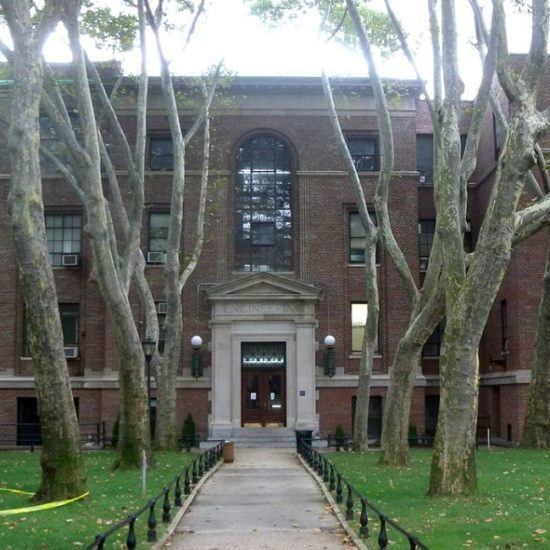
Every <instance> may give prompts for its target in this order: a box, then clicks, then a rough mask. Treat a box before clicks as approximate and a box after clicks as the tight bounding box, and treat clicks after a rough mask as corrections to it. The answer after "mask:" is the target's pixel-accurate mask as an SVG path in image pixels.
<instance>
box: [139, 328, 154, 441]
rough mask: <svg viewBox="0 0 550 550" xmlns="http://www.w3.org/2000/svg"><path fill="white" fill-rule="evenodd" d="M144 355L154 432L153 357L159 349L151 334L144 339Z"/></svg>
mask: <svg viewBox="0 0 550 550" xmlns="http://www.w3.org/2000/svg"><path fill="white" fill-rule="evenodd" d="M142 346H143V355H144V356H145V364H146V367H147V404H148V406H149V430H150V432H151V433H153V421H152V418H151V359H153V356H154V355H155V352H156V351H157V342H156V340H154V339H153V338H151V337H150V336H147V338H145V340H144V341H143V344H142Z"/></svg>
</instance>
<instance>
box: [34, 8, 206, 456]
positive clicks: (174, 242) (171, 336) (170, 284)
mask: <svg viewBox="0 0 550 550" xmlns="http://www.w3.org/2000/svg"><path fill="white" fill-rule="evenodd" d="M162 6H164V4H162ZM146 7H147V9H148V10H149V15H150V16H151V21H153V22H154V25H155V26H154V30H155V33H156V35H157V38H158V24H159V23H160V20H161V19H162V17H163V16H164V12H163V8H162V7H161V9H159V10H155V14H156V15H153V14H152V12H151V11H150V7H149V5H148V4H147V5H145V4H144V2H142V1H140V2H138V4H137V21H138V25H137V27H138V29H139V35H140V49H141V60H142V67H141V74H140V77H139V85H138V94H137V101H136V119H137V132H136V141H135V146H134V148H132V147H131V146H130V144H129V142H128V138H127V136H126V135H125V133H124V130H123V128H122V126H121V124H120V122H119V120H118V118H117V114H116V110H115V105H114V103H116V101H117V100H118V97H117V94H118V93H119V87H120V84H121V79H119V81H118V82H117V83H116V84H115V86H114V87H113V91H112V92H111V96H110V97H109V95H108V94H107V92H106V90H105V87H104V85H103V82H102V79H101V76H100V74H99V72H98V70H97V68H96V66H95V65H94V64H93V63H91V62H90V61H89V60H86V69H87V71H88V74H89V76H90V80H91V82H92V84H93V88H94V92H95V96H96V97H97V103H98V105H97V107H96V108H95V110H96V113H97V115H98V116H97V118H98V129H99V133H98V147H99V153H100V158H101V162H102V166H103V169H104V171H105V175H106V177H107V182H108V189H109V193H108V196H106V197H105V198H106V199H107V201H108V202H107V203H106V205H105V211H106V216H107V221H108V224H109V228H108V229H109V239H110V243H111V248H110V253H111V256H112V257H113V260H114V265H115V268H116V269H117V275H118V279H119V281H118V282H119V283H120V284H121V290H122V291H123V292H124V295H125V297H126V300H127V299H128V293H129V291H130V286H131V282H132V279H134V280H135V281H136V283H137V288H138V292H139V296H140V300H141V303H142V306H143V308H144V311H145V317H146V331H145V332H146V337H149V338H152V339H153V340H154V341H155V342H157V343H158V336H159V325H158V319H157V312H156V306H155V301H154V298H153V294H152V292H151V289H150V287H149V284H148V282H147V280H146V277H145V265H146V262H145V259H144V256H143V253H142V251H141V248H140V233H141V226H142V218H143V206H144V183H145V182H144V174H145V153H144V151H145V135H146V104H147V83H148V78H147V66H146V57H147V47H146V33H145V26H146V13H145V11H146V10H145V8H146ZM184 8H185V10H186V11H189V10H192V8H193V5H192V3H186V5H185V6H184ZM203 8H204V3H200V4H199V5H198V7H197V9H196V10H195V12H194V14H193V18H192V21H191V23H190V26H189V34H188V36H187V40H186V42H188V41H189V39H190V36H191V34H192V33H193V29H194V28H195V24H196V20H197V18H198V17H199V16H200V14H201V13H202V11H203ZM127 17H129V16H128V15H126V14H124V13H121V14H113V13H111V12H109V13H108V14H106V13H105V12H104V11H103V10H99V13H98V12H97V11H95V12H94V11H88V12H86V14H85V17H84V20H85V21H86V22H87V24H86V29H88V32H90V33H91V34H93V35H94V36H95V37H96V38H99V37H101V38H104V37H105V36H111V34H112V32H113V29H117V28H119V26H120V25H118V24H117V21H119V20H120V18H127ZM125 41H126V44H127V45H128V44H129V45H131V41H129V39H128V37H125ZM164 61H165V63H166V66H167V62H166V60H164ZM167 75H168V76H167V78H168V83H167V84H166V83H165V84H166V85H167V86H169V87H171V88H172V96H173V101H174V102H173V104H172V105H171V108H172V117H169V119H170V120H172V121H173V120H174V119H178V118H179V115H178V103H177V101H176V94H175V91H174V90H173V87H172V83H171V77H170V76H169V73H167ZM216 81H217V76H215V77H214V78H213V80H212V81H211V82H210V83H209V82H208V81H207V80H204V81H203V83H202V85H199V86H198V88H199V89H200V90H202V93H203V97H202V99H201V100H200V102H201V106H200V109H199V114H198V116H197V119H196V120H195V123H194V124H193V126H192V128H191V129H190V130H189V132H188V133H187V134H186V135H185V137H184V138H183V137H182V139H185V144H187V143H188V142H189V141H190V140H191V138H192V137H193V136H194V135H195V134H196V132H197V131H198V129H199V128H200V127H201V125H202V124H203V123H204V133H203V169H202V175H201V183H200V186H201V191H200V199H199V204H198V208H197V230H196V238H195V245H194V248H193V252H192V254H191V256H190V258H189V259H188V261H187V262H186V264H185V266H184V268H183V269H182V272H181V274H180V273H179V268H174V262H178V263H179V258H180V255H181V251H180V242H181V233H182V213H183V190H184V182H185V171H184V169H183V168H182V167H183V166H184V164H183V163H184V157H183V155H182V154H181V150H180V149H179V144H178V140H173V143H174V163H175V167H174V175H175V180H176V185H174V186H173V200H172V209H171V214H170V228H171V231H170V233H169V236H168V252H167V257H168V261H167V262H166V265H165V271H166V282H167V290H166V291H165V300H166V302H167V305H168V308H167V309H168V314H167V317H166V321H165V326H166V339H165V352H164V354H163V355H162V356H161V355H160V354H159V353H158V350H157V353H156V354H155V356H154V358H153V368H154V371H155V379H156V382H157V397H158V399H157V404H158V406H157V415H156V416H157V429H156V430H155V434H156V443H157V447H158V448H160V449H174V448H175V446H176V441H177V435H176V433H177V432H176V415H175V409H176V375H177V372H178V371H179V366H180V356H181V326H182V305H181V289H182V288H183V286H184V284H185V282H186V280H187V279H188V277H189V276H190V275H191V273H192V272H193V269H194V268H195V266H196V265H197V262H198V258H199V256H200V253H201V251H202V246H203V242H204V227H205V212H206V204H207V190H208V166H209V149H210V129H209V128H210V123H209V107H210V103H211V101H212V98H213V96H214V92H215V89H216ZM80 93H83V91H82V90H81V92H80ZM76 95H77V96H78V90H77V92H76ZM59 96H60V94H59V93H58V97H59ZM52 103H53V102H49V104H48V105H49V108H50V110H51V113H52V117H53V119H54V120H55V121H57V124H60V117H59V116H58V113H57V114H56V112H55V109H54V108H53V107H52ZM61 103H62V102H61ZM202 103H203V104H202ZM104 122H106V123H107V124H104ZM59 132H60V134H62V135H65V136H67V135H69V137H70V132H71V129H70V128H68V127H67V125H65V128H63V127H62V126H61V127H59ZM110 140H114V145H115V146H116V147H117V148H118V150H119V151H120V152H121V153H122V154H121V157H122V159H123V163H124V165H125V168H126V170H127V172H128V184H129V188H130V192H131V197H132V198H131V203H130V204H129V205H126V204H125V203H124V201H123V199H122V193H121V187H122V186H123V185H124V184H122V183H121V182H120V181H119V178H118V175H117V172H116V169H115V166H114V163H113V159H112V158H111V157H112V153H111V148H112V147H111V146H112V145H113V144H112V143H110ZM65 143H66V145H67V147H69V148H70V147H72V146H74V140H73V143H72V144H71V143H70V139H69V140H67V137H66V138H65ZM183 151H185V146H184V147H183ZM45 153H46V154H47V152H46V151H45ZM49 158H52V156H51V155H49ZM52 160H53V161H54V162H55V164H56V166H58V168H59V170H60V171H61V172H62V173H63V174H64V175H65V177H66V179H67V180H68V181H69V183H70V184H71V185H72V186H73V188H75V189H76V190H77V192H78V193H79V195H80V197H81V200H82V202H83V204H85V205H86V202H87V201H89V198H88V197H87V196H86V194H85V193H84V192H83V189H82V185H81V183H80V182H79V181H78V179H77V178H75V177H74V176H73V174H74V173H79V172H80V169H79V167H78V166H75V165H74V163H72V165H71V166H64V165H63V163H62V162H59V159H55V158H52ZM111 214H112V216H113V219H112V220H111ZM113 222H114V223H116V224H117V225H118V226H119V227H120V228H121V231H120V234H117V231H115V230H114V227H113ZM92 238H94V236H93V235H92ZM99 276H100V274H99V273H98V272H97V270H96V277H99ZM127 323H128V327H127V328H128V329H129V326H130V325H132V326H133V327H134V328H133V331H134V332H137V327H136V326H135V322H134V319H133V317H130V318H128V320H127ZM123 383H125V382H124V379H123V378H122V377H121V388H122V384H123ZM134 391H135V389H134V390H131V391H130V393H134ZM122 393H123V392H122ZM123 404H124V402H123ZM128 404H129V405H131V402H130V403H128ZM127 414H128V417H130V418H131V417H132V416H133V412H132V411H131V409H128V413H127ZM121 418H122V416H121ZM128 425H129V426H131V424H128ZM124 430H125V425H124V423H123V422H121V437H120V438H119V439H120V442H121V443H119V454H120V457H119V460H122V458H123V456H124V455H123V451H122V449H123V448H124V447H125V445H126V443H125V439H124ZM134 451H136V452H133V451H132V452H133V456H134V459H135V460H134V462H133V464H134V465H137V463H138V462H137V460H138V457H137V450H136V449H134Z"/></svg>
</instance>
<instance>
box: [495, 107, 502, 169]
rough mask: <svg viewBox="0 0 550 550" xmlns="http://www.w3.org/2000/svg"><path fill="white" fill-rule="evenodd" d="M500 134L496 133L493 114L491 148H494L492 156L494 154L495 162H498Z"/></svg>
mask: <svg viewBox="0 0 550 550" xmlns="http://www.w3.org/2000/svg"><path fill="white" fill-rule="evenodd" d="M499 134H500V132H499V131H498V125H497V117H496V116H495V114H494V113H493V148H494V154H495V160H498V156H499V155H500V142H501V137H500V135H499Z"/></svg>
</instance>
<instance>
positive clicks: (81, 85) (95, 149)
mask: <svg viewBox="0 0 550 550" xmlns="http://www.w3.org/2000/svg"><path fill="white" fill-rule="evenodd" d="M78 18H79V5H78V3H75V4H74V5H70V6H69V7H67V9H66V10H65V26H66V27H67V31H68V36H69V43H70V47H71V51H72V54H73V78H74V89H75V97H76V103H77V107H78V112H79V117H80V121H81V126H82V142H83V149H81V148H80V146H79V145H78V143H76V144H73V145H72V146H71V151H72V152H73V155H74V156H75V160H74V162H75V164H76V165H77V166H76V167H77V168H78V173H79V183H80V185H81V188H82V194H83V199H84V207H85V209H86V217H87V224H86V231H87V233H88V234H89V236H90V245H91V249H92V255H93V265H94V268H95V272H96V275H97V281H98V284H99V290H100V292H101V295H102V297H103V299H104V300H105V305H106V307H107V310H108V311H109V313H110V314H111V316H112V319H113V325H114V339H115V344H116V350H117V356H118V361H119V386H120V390H119V391H120V436H119V443H118V458H117V461H116V462H115V467H119V468H138V467H139V466H140V465H141V460H142V452H143V451H144V450H145V451H146V452H149V451H150V445H149V444H150V432H149V423H148V414H147V408H148V407H147V392H146V387H145V375H144V374H145V373H144V370H145V361H144V356H143V350H142V345H141V340H140V337H139V334H138V331H137V327H136V323H135V321H134V316H133V313H132V309H131V307H130V303H129V300H128V296H127V293H126V288H125V285H124V280H123V277H122V276H121V273H120V270H119V266H118V264H117V257H116V254H114V253H113V250H112V248H111V237H112V233H111V231H110V225H109V218H108V209H107V201H106V199H105V197H104V195H103V181H102V170H101V160H100V149H99V140H98V132H97V125H96V122H95V113H94V106H93V103H92V96H91V91H90V87H89V80H88V74H87V71H86V61H85V57H84V51H83V49H82V45H81V42H80V31H79V23H78V21H79V19H78ZM54 116H55V113H54ZM57 116H58V117H59V115H57ZM65 126H66V125H65ZM60 129H61V130H62V135H63V133H67V130H70V131H71V132H72V129H70V128H66V127H65V128H60ZM73 138H74V135H73ZM73 141H75V140H74V139H73ZM69 145H70V144H69ZM132 275H133V273H132Z"/></svg>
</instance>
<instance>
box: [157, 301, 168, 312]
mask: <svg viewBox="0 0 550 550" xmlns="http://www.w3.org/2000/svg"><path fill="white" fill-rule="evenodd" d="M167 309H168V307H167V305H166V302H159V303H158V304H157V313H159V314H160V315H162V314H164V313H166V310H167Z"/></svg>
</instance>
